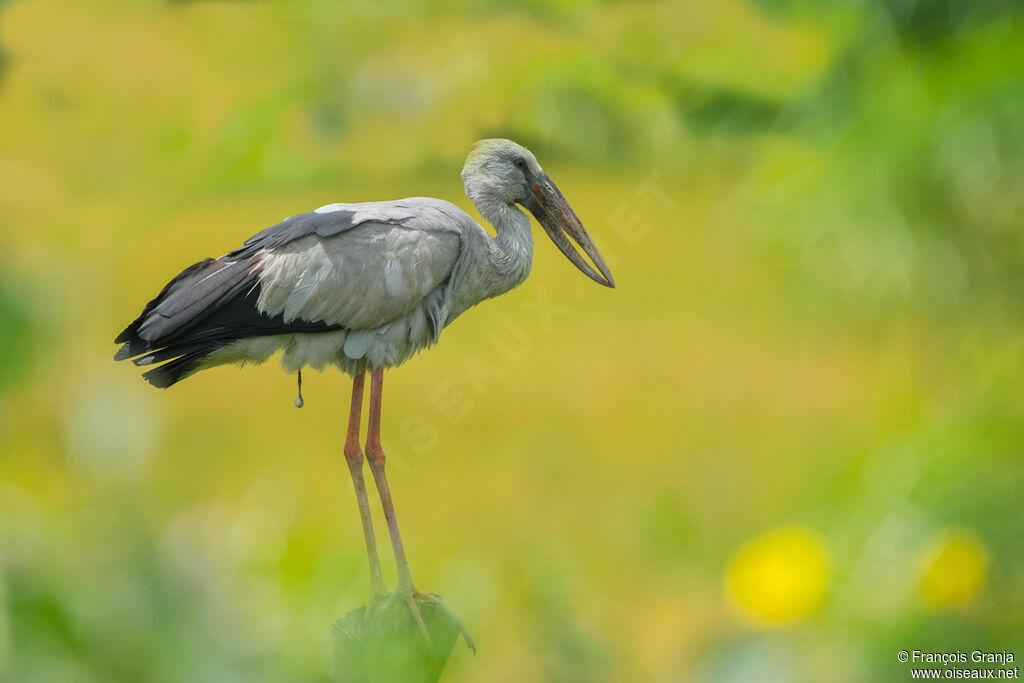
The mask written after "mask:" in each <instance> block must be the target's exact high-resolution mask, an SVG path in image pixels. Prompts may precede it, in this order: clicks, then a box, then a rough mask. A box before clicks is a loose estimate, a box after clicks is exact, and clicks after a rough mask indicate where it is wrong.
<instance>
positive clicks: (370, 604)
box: [363, 585, 393, 624]
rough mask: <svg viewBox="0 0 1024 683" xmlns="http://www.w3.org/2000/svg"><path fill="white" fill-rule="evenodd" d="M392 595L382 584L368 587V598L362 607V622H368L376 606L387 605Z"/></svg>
mask: <svg viewBox="0 0 1024 683" xmlns="http://www.w3.org/2000/svg"><path fill="white" fill-rule="evenodd" d="M392 595H393V593H390V592H388V589H387V588H385V587H384V586H383V585H381V586H375V587H374V588H372V589H370V599H369V600H367V601H366V607H365V608H364V609H363V623H364V624H369V623H370V621H372V619H373V617H374V615H375V614H376V613H377V610H378V608H380V607H381V606H384V605H387V604H388V601H389V600H390V598H391V596H392Z"/></svg>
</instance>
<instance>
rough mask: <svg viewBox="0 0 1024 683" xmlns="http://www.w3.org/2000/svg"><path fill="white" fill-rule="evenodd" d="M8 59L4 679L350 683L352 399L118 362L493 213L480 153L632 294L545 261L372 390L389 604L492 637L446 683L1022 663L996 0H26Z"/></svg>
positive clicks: (0, 566)
mask: <svg viewBox="0 0 1024 683" xmlns="http://www.w3.org/2000/svg"><path fill="white" fill-rule="evenodd" d="M0 49H2V53H0V54H2V57H0V69H2V74H0V344H2V353H0V679H3V680H10V681H19V682H20V681H40V682H47V683H49V682H51V681H73V682H77V681H289V680H323V681H326V680H330V678H331V675H332V666H331V651H330V643H329V641H328V640H327V634H328V632H329V628H330V625H331V623H332V622H333V621H334V619H336V618H338V617H339V616H341V615H342V614H343V613H345V612H346V611H348V610H349V609H352V608H354V607H356V606H357V605H360V604H363V603H364V602H365V598H366V595H367V592H368V584H369V582H368V577H367V575H366V569H365V557H364V551H363V541H362V537H361V532H360V526H359V521H358V516H357V511H356V506H355V502H354V499H353V496H352V493H351V483H350V482H349V480H348V475H347V470H346V468H345V465H344V460H343V458H342V454H341V445H342V439H343V435H344V429H345V425H344V419H345V413H346V410H347V400H348V391H349V382H348V380H347V378H345V377H343V376H341V375H340V374H339V373H337V372H333V371H332V372H328V373H325V374H323V375H317V374H315V373H310V374H309V375H307V377H306V378H305V379H306V382H305V387H304V389H305V397H306V407H305V408H304V409H303V410H301V411H299V410H296V409H294V408H293V407H292V400H293V398H294V393H295V386H294V377H290V376H287V375H285V374H283V373H282V372H281V371H280V368H279V367H278V366H277V364H276V363H269V364H267V365H266V366H265V367H261V368H249V369H246V370H245V371H244V372H239V371H236V370H234V369H231V368H223V369H217V370H213V371H210V372H206V373H201V374H200V375H198V376H196V377H194V378H192V379H190V380H188V381H187V382H184V383H183V384H181V385H179V386H176V387H174V388H173V389H172V390H169V391H163V392H162V391H157V390H154V389H153V388H151V387H150V386H148V385H146V384H145V383H144V382H143V381H142V380H141V379H140V378H139V377H138V372H137V371H135V370H134V369H133V368H132V367H131V366H127V365H124V364H117V365H115V364H114V363H113V362H112V361H111V356H112V354H113V352H114V350H115V347H114V345H113V343H112V340H113V337H114V336H115V334H116V333H117V332H118V331H120V329H121V328H122V327H123V326H124V325H125V324H126V323H127V322H129V321H130V320H131V319H132V318H134V316H135V315H136V314H137V313H138V311H139V309H140V308H141V306H142V304H144V303H145V302H146V301H147V300H148V299H149V298H150V297H151V296H152V295H154V294H155V293H156V291H157V290H158V289H159V287H160V286H162V285H163V283H164V282H165V281H166V280H167V279H169V277H171V276H172V275H174V274H175V273H177V272H178V270H180V269H181V268H183V267H184V266H186V265H188V264H190V263H192V262H194V261H196V260H198V259H200V258H202V257H205V256H217V255H219V254H223V253H225V252H227V251H229V250H230V249H232V248H234V247H235V246H237V245H238V244H239V243H240V242H241V241H242V240H243V239H244V238H246V237H247V236H249V235H250V234H252V233H254V232H256V231H257V230H259V229H261V228H263V227H266V226H267V225H270V224H272V223H275V222H277V220H279V219H280V218H282V217H284V216H288V215H292V214H295V213H298V212H302V211H307V210H310V209H312V208H314V207H316V206H320V205H322V204H325V203H328V202H332V201H362V200H373V199H389V198H397V197H403V196H411V195H426V196H436V197H442V198H445V199H449V200H451V201H454V202H455V203H456V204H458V205H459V206H461V207H463V208H465V209H467V210H468V211H470V212H471V213H473V215H476V214H475V212H474V211H473V208H472V206H471V205H470V203H469V202H468V200H466V199H465V198H464V196H463V193H462V185H461V181H460V179H459V171H460V169H461V165H462V161H463V159H464V156H465V154H466V152H467V151H468V149H469V146H470V144H471V143H472V142H473V141H474V140H475V139H478V138H481V137H488V136H504V137H510V138H513V139H515V140H517V141H519V142H521V143H523V144H526V145H528V146H529V147H530V148H531V149H532V150H533V151H534V152H535V153H536V154H537V156H538V157H539V158H540V160H541V163H542V164H543V165H544V167H545V170H546V171H548V172H549V173H550V174H551V175H552V176H553V177H554V178H555V180H556V181H557V182H558V183H559V185H560V186H561V188H562V190H563V192H564V193H565V194H566V196H567V197H568V198H569V199H570V201H571V202H572V204H573V206H574V207H575V209H576V212H577V213H578V214H579V215H580V216H581V218H582V219H583V221H584V223H585V224H586V225H587V227H588V229H589V231H590V233H591V234H592V235H594V236H595V237H596V238H597V239H598V241H599V243H600V244H601V246H602V248H603V250H604V252H605V254H606V256H607V257H608V260H609V262H610V263H611V265H612V269H613V272H614V274H615V277H616V281H617V283H618V289H616V290H615V291H614V292H612V291H608V290H604V289H602V288H599V287H597V286H595V285H593V283H591V282H590V281H588V280H587V279H586V278H584V277H583V276H582V275H581V274H580V273H579V272H577V271H576V270H575V269H574V268H573V267H572V266H571V265H569V264H568V263H567V262H566V261H565V260H564V258H563V257H562V256H561V255H560V254H558V252H557V250H555V249H554V248H553V246H552V245H551V244H550V243H549V242H548V241H547V239H546V238H545V237H544V236H543V235H542V234H541V233H539V232H538V233H536V234H537V245H536V252H537V253H536V257H535V264H534V272H533V275H532V277H531V279H530V280H528V281H527V283H526V284H525V285H523V286H522V287H521V288H520V289H519V290H517V291H515V292H513V293H511V294H509V295H507V296H505V297H502V298H500V299H497V300H495V301H492V302H488V303H486V304H484V305H483V306H481V307H479V308H477V309H474V310H472V311H470V312H468V313H467V314H465V315H464V316H463V317H462V318H461V319H460V320H459V321H458V323H457V324H455V325H453V326H452V327H450V328H448V330H446V332H445V334H444V335H443V337H442V343H441V344H440V346H439V347H437V348H435V349H432V350H430V351H429V352H427V353H425V354H423V355H421V356H419V357H417V358H415V359H414V360H413V361H411V362H409V363H408V364H407V365H406V366H405V367H403V368H402V369H401V370H398V371H395V372H392V373H391V374H390V375H389V379H388V382H387V388H386V391H385V406H386V407H385V414H384V439H385V445H386V448H387V449H388V450H389V456H390V461H389V462H390V463H391V464H390V468H391V482H392V489H393V491H394V494H395V499H396V502H397V507H398V515H399V520H400V522H402V528H403V532H404V535H405V540H406V546H407V549H408V552H409V556H410V560H411V563H412V569H413V573H414V576H415V577H416V578H417V582H418V584H419V586H420V587H421V588H423V589H426V590H431V591H436V592H439V593H441V594H443V595H444V596H445V598H446V600H447V602H448V604H449V605H450V606H451V607H452V609H453V610H454V611H455V612H456V613H458V614H459V615H460V616H462V617H463V618H464V620H465V622H466V624H467V625H468V627H469V629H470V631H471V632H472V633H473V635H474V636H475V638H476V641H477V643H478V645H479V653H478V654H477V655H476V657H473V656H472V655H470V653H469V652H468V650H466V649H465V648H463V647H462V646H461V645H459V646H458V647H457V648H456V650H455V652H454V654H453V656H452V660H451V662H450V664H449V667H448V670H447V672H446V675H445V680H448V681H480V680H493V681H526V680H552V681H576V680H578V681H597V680H606V681H622V680H656V681H681V680H703V681H713V682H733V681H748V680H775V681H883V680H906V679H908V677H909V676H908V667H907V665H903V664H899V663H898V662H897V660H896V653H897V651H898V650H900V649H911V650H912V649H915V648H917V649H925V650H940V651H941V650H955V649H961V650H965V651H967V652H969V651H971V650H974V649H982V650H985V649H988V650H1002V649H1003V648H1006V649H1009V650H1011V651H1012V650H1014V648H1017V650H1016V654H1017V656H1018V659H1019V658H1020V657H1024V649H1021V642H1022V635H1024V564H1022V560H1024V552H1022V547H1024V506H1022V503H1021V500H1022V494H1024V465H1022V457H1021V456H1022V452H1021V451H1022V446H1024V395H1022V392H1021V386H1022V384H1024V364H1022V360H1021V359H1022V357H1024V320H1022V316H1021V311H1022V303H1024V271H1022V268H1024V236H1022V235H1024V232H1022V228H1024V9H1022V7H1021V4H1020V3H1019V2H1011V1H1010V0H975V1H973V2H967V1H956V0H861V1H860V2H855V1H852V0H850V1H840V0H834V1H832V2H809V1H804V0H760V1H757V2H745V1H743V0H725V1H723V2H714V3H711V2H675V3H672V2H644V3H625V2H620V3H616V2H598V1H595V0H564V1H562V2H539V1H531V2H526V3H524V4H522V5H519V4H516V3H512V2H507V1H505V0H493V1H491V0H462V1H461V2H452V3H447V4H445V5H443V6H441V5H427V4H418V3H413V2H397V3H386V4H385V3H372V2H337V3H332V2H321V3H314V2H298V1H289V2H283V1H281V2H276V1H275V2H271V1H267V2H241V1H238V2H228V1H224V2H156V1H155V0H146V1H140V0H136V1H131V2H129V1H127V0H125V1H123V2H114V1H112V0H90V2H88V3H83V2H73V1H71V0H53V1H52V2H46V1H37V2H30V1H28V0H12V1H9V2H6V3H4V2H0ZM552 307H553V308H552ZM378 534H379V535H380V537H381V539H382V542H383V525H382V520H381V519H380V518H378ZM382 551H383V552H384V556H385V557H386V558H388V560H389V561H388V562H387V563H386V571H387V572H388V578H389V581H392V582H393V580H394V573H393V565H392V563H391V562H390V553H389V552H388V551H387V548H386V546H385V547H384V548H382Z"/></svg>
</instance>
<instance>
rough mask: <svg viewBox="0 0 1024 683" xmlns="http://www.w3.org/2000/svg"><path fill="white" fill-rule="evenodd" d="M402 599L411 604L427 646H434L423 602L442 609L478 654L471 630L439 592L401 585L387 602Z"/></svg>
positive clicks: (474, 652) (411, 610) (468, 644)
mask: <svg viewBox="0 0 1024 683" xmlns="http://www.w3.org/2000/svg"><path fill="white" fill-rule="evenodd" d="M397 599H402V600H404V601H405V603H406V604H407V605H408V606H409V611H410V612H412V618H413V619H414V620H415V621H416V625H417V626H418V627H419V629H420V633H421V634H423V638H424V639H425V640H426V641H427V646H428V647H429V648H431V649H433V647H434V643H433V640H432V639H431V637H430V632H429V631H428V630H427V625H426V623H425V622H424V621H423V614H422V613H421V612H420V605H421V604H429V605H432V606H433V607H434V609H438V610H440V611H441V612H442V613H444V615H445V616H447V617H448V619H450V620H451V621H452V623H454V624H455V625H456V626H457V627H458V629H459V632H460V633H461V634H462V637H463V638H464V639H465V641H466V645H467V646H469V649H470V650H472V651H473V654H476V644H475V643H474V642H473V638H472V637H471V636H470V635H469V631H467V630H466V627H465V626H464V625H463V624H462V620H461V619H459V618H458V617H456V616H455V615H454V614H452V611H451V610H450V609H448V605H446V604H444V600H442V599H441V596H440V595H438V594H437V593H424V592H423V591H420V590H416V587H415V586H412V585H410V586H405V587H403V586H399V587H398V588H397V589H396V590H395V592H394V593H391V594H390V595H389V596H388V598H387V601H386V603H390V602H391V601H392V600H397Z"/></svg>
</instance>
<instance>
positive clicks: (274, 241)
mask: <svg viewBox="0 0 1024 683" xmlns="http://www.w3.org/2000/svg"><path fill="white" fill-rule="evenodd" d="M467 227H478V226H476V223H475V222H474V221H473V220H472V219H471V218H470V217H469V216H468V215H466V214H465V213H463V212H462V211H460V210H459V209H458V208H456V207H455V206H454V205H452V204H449V203H448V202H444V201H441V200H437V199H427V198H413V199H406V200H399V201H394V202H372V203H365V204H332V205H328V206H325V207H321V208H320V209H318V210H317V211H315V212H312V213H307V214H301V215H299V216H293V217H292V218H289V219H287V220H285V221H282V222H281V223H278V224H277V225H275V226H272V227H270V228H267V229H266V230H263V231H262V232H260V233H257V234H256V235H254V236H253V237H251V238H250V239H248V240H246V242H245V244H244V245H243V246H242V247H240V248H239V249H236V250H235V251H232V252H231V253H229V254H226V255H225V256H222V257H221V258H219V259H205V260H203V261H201V262H200V263H197V264H195V265H194V266H191V267H189V268H187V269H185V271H183V272H182V273H181V274H179V275H178V276H177V277H176V278H174V279H173V280H172V281H171V282H170V283H168V285H167V286H166V287H164V289H163V290H162V291H161V292H160V294H158V295H157V297H156V298H155V299H153V300H152V301H150V302H149V304H147V305H146V307H145V309H144V310H143V311H142V314H141V315H140V316H139V317H138V318H137V319H136V320H135V321H134V322H132V323H131V324H130V325H129V326H128V327H127V328H125V330H124V331H123V332H121V334H120V335H118V337H117V339H116V341H117V343H122V344H123V346H122V347H121V349H120V350H119V351H118V353H117V355H116V356H115V358H116V359H118V360H121V359H126V358H131V357H134V356H138V355H140V354H144V353H145V354H148V355H145V356H142V357H141V358H136V359H135V361H134V362H135V363H136V364H143V365H145V364H152V363H155V362H161V361H168V360H169V361H170V362H168V363H166V364H165V365H162V366H160V367H159V368H156V369H155V370H153V371H150V372H149V373H146V378H147V379H148V380H149V381H150V382H152V383H154V384H156V385H157V386H169V385H170V384H173V383H174V382H176V381H178V380H179V379H181V378H183V377H186V376H188V375H189V374H191V373H192V372H194V371H195V369H196V368H197V367H198V361H199V360H201V358H202V357H203V356H204V355H206V354H209V353H211V352H212V351H213V350H216V349H217V348H219V347H221V346H223V345H225V344H227V343H230V342H232V341H234V340H237V339H240V338H245V337H250V336H264V335H273V334H282V333H287V332H300V331H301V332H317V331H327V330H336V329H349V330H356V329H367V328H373V327H380V326H382V325H386V324H388V323H389V322H391V321H392V320H395V319H396V318H397V317H399V316H401V315H403V314H405V313H408V312H409V311H411V310H413V309H414V308H415V307H416V306H417V305H419V304H420V303H421V302H422V301H423V299H424V297H426V296H427V295H428V294H429V293H430V292H431V291H433V290H435V289H437V288H438V287H439V286H440V285H442V284H443V283H444V282H445V281H446V280H447V279H448V278H449V277H450V275H451V273H452V270H453V268H454V267H455V264H456V262H457V261H458V258H459V254H460V250H461V245H462V239H461V235H462V234H463V231H464V230H466V229H467Z"/></svg>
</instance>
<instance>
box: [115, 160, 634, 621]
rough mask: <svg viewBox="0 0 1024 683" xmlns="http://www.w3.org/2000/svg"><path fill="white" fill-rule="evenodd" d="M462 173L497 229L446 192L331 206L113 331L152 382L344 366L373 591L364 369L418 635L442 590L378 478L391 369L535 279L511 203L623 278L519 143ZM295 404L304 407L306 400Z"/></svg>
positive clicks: (190, 278)
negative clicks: (421, 578)
mask: <svg viewBox="0 0 1024 683" xmlns="http://www.w3.org/2000/svg"><path fill="white" fill-rule="evenodd" d="M462 178H463V181H464V184H465V189H466V194H467V196H468V197H469V198H470V199H471V200H472V201H473V203H474V204H475V205H476V207H477V209H478V210H479V211H480V214H481V215H482V216H483V217H484V218H485V219H486V220H488V221H489V222H490V223H491V225H492V226H493V227H494V230H495V235H494V236H491V235H490V234H488V233H487V232H486V231H485V230H484V229H483V228H481V227H480V225H479V224H477V222H476V221H475V220H473V219H472V218H471V217H470V216H469V215H468V214H466V213H465V212H463V211H462V210H461V209H459V208H458V207H456V206H455V205H454V204H451V203H449V202H446V201H443V200H440V199H430V198H425V197H415V198H411V199H401V200H396V201H387V202H367V203H359V204H328V205H326V206H322V207H320V208H319V209H317V210H315V211H313V212H310V213H304V214H299V215H297V216H292V217H291V218H288V219H286V220H284V221H281V222H280V223H278V224H276V225H274V226H272V227H270V228H267V229H266V230H263V231H262V232H259V233H257V234H256V235H254V236H253V237H251V238H249V239H248V240H246V241H245V243H244V244H243V245H242V246H241V247H239V248H238V249H235V250H234V251H232V252H230V253H228V254H225V255H224V256H221V257H220V258H217V259H212V258H207V259H204V260H203V261H200V262H198V263H196V264H194V265H192V266H190V267H189V268H186V269H185V270H184V271H182V272H181V273H180V274H179V275H178V276H177V277H175V278H174V279H173V280H171V281H170V282H169V283H168V284H167V285H166V286H165V287H164V288H163V290H162V291H161V292H160V293H159V294H158V295H157V297H156V298H155V299H153V300H152V301H150V302H149V304H147V305H146V307H145V308H144V309H143V311H142V313H141V315H139V317H138V318H137V319H136V320H135V321H134V322H132V323H131V324H130V325H129V326H128V327H127V328H125V330H124V331H123V332H121V334H120V335H118V337H117V339H116V340H115V341H116V342H117V343H120V344H122V346H121V348H120V349H119V350H118V352H117V354H116V355H115V359H117V360H125V359H129V358H131V359H133V362H134V363H135V364H136V365H142V366H154V367H152V368H151V369H149V370H148V371H147V372H145V373H144V375H143V376H144V377H145V378H146V379H147V380H148V381H149V382H150V383H151V384H153V385H155V386H158V387H169V386H171V385H172V384H175V383H176V382H178V381H180V380H182V379H184V378H186V377H188V376H190V375H192V374H194V373H195V372H198V371H199V370H203V369H205V368H209V367H213V366H216V365H223V364H226V363H240V364H246V363H261V362H263V361H265V360H267V359H268V358H270V357H271V356H272V355H274V354H275V353H276V352H278V351H281V352H282V363H283V365H284V369H285V370H286V371H288V372H297V371H301V370H302V368H304V367H313V368H316V369H317V370H322V369H323V368H325V367H326V366H329V365H334V366H337V367H338V368H340V369H341V370H342V371H344V372H346V373H348V374H349V375H351V376H352V378H353V389H352V404H351V410H350V415H349V432H348V438H347V440H346V444H345V458H346V461H347V463H348V465H349V468H350V471H351V474H352V481H353V485H354V486H355V491H356V497H357V500H358V501H359V509H360V516H361V518H362V522H363V531H364V534H365V537H366V545H367V553H368V557H369V560H370V570H371V578H372V583H373V589H374V592H375V593H376V594H380V593H383V592H384V587H383V579H382V578H381V572H380V562H379V559H378V557H377V548H376V542H375V540H374V533H373V524H372V521H371V518H370V513H369V507H368V502H367V498H366V490H365V487H364V484H363V475H362V463H363V452H362V450H361V449H360V448H359V419H360V414H361V410H362V397H363V382H364V376H365V374H366V373H367V372H370V373H371V376H372V381H371V388H370V418H369V433H368V435H367V441H366V456H367V459H368V460H369V461H370V468H371V470H372V471H373V475H374V479H375V481H376V483H377V488H378V492H379V493H380V497H381V502H382V505H383V507H384V514H385V517H386V519H387V522H388V531H389V533H390V535H391V541H392V546H393V549H394V552H395V561H396V564H397V565H398V571H399V583H400V585H399V590H398V591H396V594H399V593H400V594H401V595H403V596H404V597H405V599H406V600H407V601H408V602H409V605H410V608H411V611H412V613H413V615H414V617H415V618H416V619H417V621H418V623H419V625H420V628H421V629H424V634H425V635H426V631H425V627H424V625H423V621H422V619H421V618H420V613H419V608H418V602H417V601H420V602H422V601H430V602H438V600H439V599H436V598H435V597H431V596H429V595H428V594H424V593H419V592H418V591H416V590H415V588H414V586H413V583H412V577H411V575H410V574H409V570H408V564H407V562H406V560H405V552H404V550H403V548H402V542H401V537H400V535H399V533H398V524H397V521H396V520H395V513H394V508H393V506H392V504H391V494H390V491H389V489H388V485H387V479H386V478H385V475H384V452H383V450H382V449H381V446H380V407H381V391H382V389H381V387H382V383H383V379H382V378H383V370H384V368H390V367H394V366H397V365H400V364H402V363H403V362H404V361H406V360H407V359H408V358H409V357H411V356H412V355H414V354H415V353H417V352H418V351H420V350H422V349H424V348H426V347H428V346H430V345H432V344H434V343H436V342H437V340H438V338H439V337H440V335H441V331H442V330H443V329H444V328H445V326H447V325H448V324H450V323H451V322H452V321H453V320H455V318H457V317H458V316H459V315H460V314H462V313H463V312H464V311H466V310H467V309H468V308H470V307H472V306H474V305H476V304H477V303H479V302H481V301H483V300H485V299H489V298H491V297H494V296H497V295H499V294H502V293H504V292H507V291H509V290H510V289H512V288H513V287H516V286H517V285H519V284H520V283H522V282H523V280H525V279H526V276H527V275H528V274H529V272H530V266H531V263H532V259H533V238H532V236H531V233H530V220H529V218H528V217H527V216H526V214H525V213H523V211H521V210H520V209H519V208H518V206H523V207H525V208H527V209H529V211H530V212H531V213H533V215H534V216H535V217H536V218H537V220H538V222H540V224H541V226H542V227H543V228H544V229H545V231H546V232H547V233H548V235H549V236H550V237H551V239H552V240H553V241H554V242H555V244H556V246H558V248H559V249H560V250H561V251H562V253H564V254H565V255H566V257H568V258H569V260H570V261H572V262H573V263H574V264H575V265H576V266H577V267H578V268H579V269H580V270H582V271H583V272H584V273H586V274H587V275H588V276H589V277H591V278H592V279H594V280H595V281H597V282H599V283H601V284H604V285H607V286H609V287H612V286H614V283H613V282H612V278H611V274H610V273H609V272H608V267H607V265H605V263H604V260H603V259H602V258H601V255H600V252H598V250H597V248H596V247H595V246H594V243H593V241H592V240H591V239H590V237H589V235H587V232H586V230H584V229H583V225H582V224H581V223H580V221H579V219H578V218H577V217H576V214H575V213H573V211H572V209H571V208H570V207H569V204H568V202H567V201H566V200H565V198H564V197H563V196H562V194H561V192H559V190H558V188H557V187H556V186H555V184H554V183H553V182H552V181H551V179H550V178H549V177H548V176H547V175H546V174H545V173H544V172H543V170H542V169H541V167H540V165H539V164H538V163H537V160H536V158H535V157H534V156H533V154H531V153H530V152H529V151H527V150H526V149H525V148H523V147H520V146H519V145H517V144H515V143H514V142H511V141H509V140H484V141H481V142H480V143H478V144H477V146H476V147H475V148H474V150H473V152H471V153H470V155H469V157H468V159H467V160H466V165H465V167H464V168H463V171H462ZM517 205H518V206H517ZM570 238H571V239H572V240H573V241H574V242H575V243H576V244H577V245H579V246H580V247H581V248H582V249H583V251H584V252H586V254H587V255H588V256H589V257H590V259H591V261H592V262H593V265H591V264H590V263H587V261H585V260H584V259H583V257H582V256H580V254H579V253H578V252H577V251H576V250H575V248H574V247H573V246H572V244H571V243H570V241H569V240H570ZM595 266H596V269H595ZM300 382H301V375H300ZM296 405H300V406H301V396H300V399H299V400H297V401H296ZM428 641H429V636H428ZM467 641H468V636H467Z"/></svg>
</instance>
